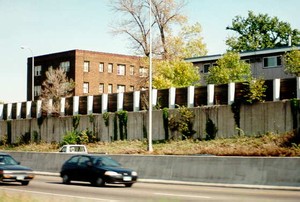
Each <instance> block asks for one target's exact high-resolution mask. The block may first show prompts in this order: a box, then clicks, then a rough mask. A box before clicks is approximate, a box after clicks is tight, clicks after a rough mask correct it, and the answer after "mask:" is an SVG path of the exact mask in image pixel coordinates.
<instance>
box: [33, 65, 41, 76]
mask: <svg viewBox="0 0 300 202" xmlns="http://www.w3.org/2000/svg"><path fill="white" fill-rule="evenodd" d="M41 75H42V65H37V66H34V76H41Z"/></svg>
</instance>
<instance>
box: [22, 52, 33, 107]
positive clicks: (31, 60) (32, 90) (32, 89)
mask: <svg viewBox="0 0 300 202" xmlns="http://www.w3.org/2000/svg"><path fill="white" fill-rule="evenodd" d="M26 48H27V49H28V50H29V51H30V53H31V56H32V59H31V100H32V101H33V100H34V56H33V52H32V50H31V49H30V48H29V47H25V46H21V49H26Z"/></svg>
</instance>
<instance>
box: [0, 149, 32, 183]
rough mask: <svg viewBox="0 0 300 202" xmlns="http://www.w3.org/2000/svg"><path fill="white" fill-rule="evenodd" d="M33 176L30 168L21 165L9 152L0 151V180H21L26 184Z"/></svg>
mask: <svg viewBox="0 0 300 202" xmlns="http://www.w3.org/2000/svg"><path fill="white" fill-rule="evenodd" d="M33 178H34V173H33V171H32V169H30V168H28V167H25V166H21V165H20V163H19V162H17V161H16V160H15V159H14V158H13V157H11V156H10V155H9V154H5V153H0V182H21V184H22V185H28V184H29V182H30V180H32V179H33Z"/></svg>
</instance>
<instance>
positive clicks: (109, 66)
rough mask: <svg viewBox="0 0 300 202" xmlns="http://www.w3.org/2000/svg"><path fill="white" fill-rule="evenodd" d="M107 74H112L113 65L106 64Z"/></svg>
mask: <svg viewBox="0 0 300 202" xmlns="http://www.w3.org/2000/svg"><path fill="white" fill-rule="evenodd" d="M107 72H108V73H112V72H113V64H112V63H109V64H108V66H107Z"/></svg>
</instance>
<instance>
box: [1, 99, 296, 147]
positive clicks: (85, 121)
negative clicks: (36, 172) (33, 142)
mask: <svg viewBox="0 0 300 202" xmlns="http://www.w3.org/2000/svg"><path fill="white" fill-rule="evenodd" d="M190 109H191V110H192V111H193V112H194V114H195V121H194V130H195V131H196V134H195V138H205V136H206V134H205V127H206V121H207V118H210V119H211V120H212V121H213V123H214V124H215V125H216V127H217V128H218V132H217V137H231V136H233V135H237V134H238V131H237V130H236V123H235V120H234V114H233V113H232V111H231V106H228V105H221V106H217V105H215V106H211V107H199V108H198V107H197V108H190ZM175 111H176V109H175ZM169 112H170V114H171V113H174V110H170V111H169ZM162 113H163V112H162V110H156V111H153V120H152V121H153V124H152V125H153V129H152V138H153V140H162V139H165V137H166V133H165V130H164V126H163V114H162ZM115 116H116V115H115V114H114V113H111V114H110V117H109V126H105V124H104V119H103V116H102V115H101V114H95V115H93V119H92V120H91V115H81V116H80V122H79V126H78V130H86V129H88V130H89V131H93V132H94V134H95V135H96V136H97V138H98V139H99V140H101V141H111V140H112V139H114V135H115V133H116V130H117V132H118V129H117V127H116V124H115V123H114V119H115ZM72 119H73V118H72V117H70V116H69V117H46V118H44V119H23V120H11V121H10V125H11V129H10V131H11V132H9V129H8V128H9V127H8V125H9V124H8V122H7V121H0V140H1V139H2V138H3V137H4V136H5V135H7V134H8V133H10V134H11V142H12V143H16V142H18V140H19V139H20V137H21V136H24V135H25V134H30V135H31V139H33V138H34V135H37V136H38V137H39V139H40V140H41V141H43V142H53V141H54V142H60V141H61V140H62V138H63V136H64V135H65V134H66V132H67V131H71V130H72V127H73V126H72ZM292 129H293V117H292V113H291V107H290V102H288V101H287V102H284V101H279V102H266V103H257V104H253V105H242V106H241V109H240V130H239V131H243V132H244V133H245V134H246V135H256V134H265V133H267V132H275V133H282V132H286V131H291V130H292ZM147 132H148V113H147V112H146V111H142V112H129V113H128V122H127V134H128V137H127V139H128V140H134V139H138V140H143V139H144V138H145V137H147ZM171 135H172V134H171V132H170V131H169V137H170V136H171ZM118 138H120V135H119V134H118Z"/></svg>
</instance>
